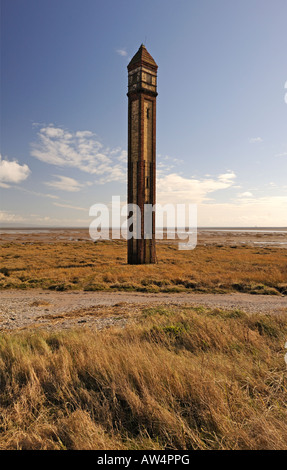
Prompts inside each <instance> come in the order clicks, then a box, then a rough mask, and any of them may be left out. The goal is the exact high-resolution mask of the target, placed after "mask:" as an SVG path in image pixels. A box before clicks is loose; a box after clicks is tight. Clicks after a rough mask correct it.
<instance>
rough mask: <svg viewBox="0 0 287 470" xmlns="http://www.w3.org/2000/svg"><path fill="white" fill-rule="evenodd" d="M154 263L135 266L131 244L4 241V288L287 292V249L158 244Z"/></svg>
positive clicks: (1, 272)
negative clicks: (184, 248) (185, 247)
mask: <svg viewBox="0 0 287 470" xmlns="http://www.w3.org/2000/svg"><path fill="white" fill-rule="evenodd" d="M157 257H158V262H157V264H155V265H141V266H130V265H128V264H127V262H126V243H125V242H124V241H117V242H109V241H107V242H98V243H97V244H94V243H92V242H80V241H79V242H70V243H66V242H55V243H43V242H35V243H32V244H31V243H16V242H14V243H5V244H2V246H1V269H0V289H1V288H2V289H5V288H6V289H8V288H18V289H31V288H44V289H50V290H55V291H66V290H75V289H81V290H85V291H87V292H89V291H99V290H108V291H115V290H117V291H127V292H128V291H138V292H167V293H169V292H170V293H172V292H214V293H223V292H230V291H237V292H249V293H252V294H267V295H286V293H287V250H284V249H280V248H267V247H265V248H252V247H247V246H237V249H236V250H235V249H233V248H232V247H231V246H220V245H219V246H202V245H199V246H197V247H196V249H195V250H192V251H179V250H177V247H176V246H175V245H174V244H172V243H158V246H157Z"/></svg>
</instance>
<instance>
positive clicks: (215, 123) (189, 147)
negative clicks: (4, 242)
mask: <svg viewBox="0 0 287 470" xmlns="http://www.w3.org/2000/svg"><path fill="white" fill-rule="evenodd" d="M286 18H287V1H286V0H273V1H271V0H241V1H235V0H152V1H151V0H117V1H115V0H105V1H98V0H41V1H39V0H25V1H23V0H1V23H2V24H1V74H2V77H1V161H0V186H1V193H0V198H1V199H0V202H1V209H0V224H1V223H2V224H11V225H12V224H14V223H18V224H24V225H49V226H61V225H63V226H88V225H89V223H90V222H91V218H90V217H89V215H88V213H89V208H90V206H91V205H93V204H95V203H109V202H110V201H111V198H112V196H113V195H120V196H121V198H122V201H123V202H125V198H126V150H127V96H126V92H127V69H126V66H127V64H128V62H129V60H130V59H131V57H132V56H133V55H134V54H135V53H136V51H137V49H138V48H139V46H140V44H141V43H144V44H145V45H146V47H147V49H148V51H149V52H150V53H151V55H152V56H153V57H154V59H155V60H156V62H157V63H158V66H159V69H158V92H159V95H158V107H157V175H158V182H157V201H158V202H159V203H169V202H178V203H184V202H190V203H196V204H197V205H198V224H199V225H200V226H287V210H286V209H287V179H286V174H287V133H286V124H287V97H286V94H287V61H286V50H287V35H286Z"/></svg>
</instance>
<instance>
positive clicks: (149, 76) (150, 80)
mask: <svg viewBox="0 0 287 470" xmlns="http://www.w3.org/2000/svg"><path fill="white" fill-rule="evenodd" d="M146 82H147V83H150V84H151V83H152V76H151V74H150V73H147V74H146Z"/></svg>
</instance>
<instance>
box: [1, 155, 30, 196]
mask: <svg viewBox="0 0 287 470" xmlns="http://www.w3.org/2000/svg"><path fill="white" fill-rule="evenodd" d="M30 173H31V171H30V168H29V167H28V165H26V164H24V165H20V164H19V163H18V162H16V161H12V162H11V161H9V160H2V156H1V154H0V182H1V187H2V188H8V187H9V184H7V183H20V182H21V181H24V180H25V179H26V178H28V176H29V174H30Z"/></svg>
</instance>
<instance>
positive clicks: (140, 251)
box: [127, 44, 158, 264]
mask: <svg viewBox="0 0 287 470" xmlns="http://www.w3.org/2000/svg"><path fill="white" fill-rule="evenodd" d="M157 68H158V67H157V64H156V63H155V61H154V59H153V58H152V56H151V55H150V54H149V53H148V51H147V50H146V48H145V46H144V45H143V44H142V45H141V46H140V48H139V50H138V51H137V53H136V54H135V55H134V57H133V58H132V59H131V61H130V63H129V65H128V94H127V96H128V203H129V204H137V206H138V207H139V209H140V214H141V217H140V223H138V220H136V217H137V215H136V214H135V213H133V216H132V217H133V218H132V222H133V229H134V232H133V233H134V234H135V233H137V236H133V237H132V238H131V239H130V240H128V263H129V264H148V263H155V261H156V253H155V212H154V211H153V212H152V217H151V219H150V220H151V224H150V230H149V236H148V237H146V236H145V231H144V227H145V217H147V213H145V209H144V206H145V204H151V205H152V206H154V204H155V194H156V193H155V190H156V188H155V183H156V173H155V172H156V169H155V168H156V167H155V163H156V158H155V157H156V97H157ZM136 227H137V228H136Z"/></svg>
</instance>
